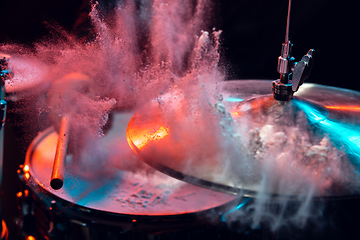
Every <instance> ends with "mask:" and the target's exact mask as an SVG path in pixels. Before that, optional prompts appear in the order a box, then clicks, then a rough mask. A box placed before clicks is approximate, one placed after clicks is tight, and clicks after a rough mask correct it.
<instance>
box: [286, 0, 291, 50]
mask: <svg viewBox="0 0 360 240" xmlns="http://www.w3.org/2000/svg"><path fill="white" fill-rule="evenodd" d="M290 12H291V0H289V6H288V13H287V21H286V33H285V43H287V42H288V41H289V29H290Z"/></svg>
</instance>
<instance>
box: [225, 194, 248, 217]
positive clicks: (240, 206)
mask: <svg viewBox="0 0 360 240" xmlns="http://www.w3.org/2000/svg"><path fill="white" fill-rule="evenodd" d="M249 201H250V198H247V197H244V199H243V201H242V202H241V203H240V204H239V205H237V206H236V207H235V208H233V209H231V210H230V211H228V212H226V213H224V214H223V215H222V216H221V221H223V222H226V219H225V217H226V215H228V214H230V213H232V212H234V211H236V210H239V209H240V208H242V207H244V206H245V205H246V204H247V203H248V202H249Z"/></svg>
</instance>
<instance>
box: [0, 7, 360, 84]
mask: <svg viewBox="0 0 360 240" xmlns="http://www.w3.org/2000/svg"><path fill="white" fill-rule="evenodd" d="M102 2H104V3H108V2H109V1H102ZM214 2H215V10H214V12H213V13H212V15H213V16H212V19H213V23H212V26H214V27H216V28H217V29H222V30H223V35H222V37H223V38H222V46H223V49H222V56H223V58H222V59H223V60H224V61H225V62H226V63H227V66H228V69H229V73H228V79H276V78H278V74H277V72H276V65H277V57H278V56H279V54H280V51H281V44H282V43H283V42H284V39H285V28H286V15H287V6H288V0H271V1H269V0H222V1H221V0H214ZM81 4H82V0H62V1H60V0H52V1H48V0H33V1H26V0H11V1H4V0H2V2H1V5H0V8H1V12H2V14H1V15H2V16H1V23H0V24H1V33H0V42H1V43H3V42H8V41H13V42H14V41H15V42H18V43H31V42H34V41H38V40H39V39H41V38H42V37H44V36H45V35H46V34H48V29H47V28H46V25H44V23H43V22H44V21H46V22H49V23H54V22H56V23H58V24H59V25H60V26H63V27H64V28H65V29H67V30H70V31H71V29H72V26H73V25H74V22H75V20H76V18H77V16H78V14H79V12H80V9H81ZM357 9H358V7H357V6H356V4H355V1H349V0H344V1H338V0H337V1H335V0H293V3H292V13H291V26H290V40H291V41H292V42H293V44H294V47H293V56H294V57H295V58H296V60H300V59H301V57H302V56H303V55H304V54H306V52H307V51H308V50H309V49H310V48H314V49H315V50H316V56H315V64H314V68H313V71H312V74H311V76H310V79H309V82H310V81H311V82H316V83H321V84H326V85H332V86H338V87H345V88H351V89H356V90H360V86H359V83H358V81H359V79H358V74H357V68H358V63H357V58H358V54H359V47H358V43H357V42H358V40H357V38H358V33H357V31H358V24H359V20H358V14H359V13H358V12H357Z"/></svg>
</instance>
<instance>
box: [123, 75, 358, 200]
mask: <svg viewBox="0 0 360 240" xmlns="http://www.w3.org/2000/svg"><path fill="white" fill-rule="evenodd" d="M219 89H220V92H221V95H220V96H221V97H220V100H219V101H218V102H213V103H211V104H209V105H210V107H207V105H206V104H201V103H199V102H197V106H196V107H194V105H192V104H190V105H189V103H188V102H187V99H186V98H185V97H184V98H183V97H182V95H181V94H178V93H176V92H172V93H168V94H167V95H164V96H162V97H161V98H159V99H157V100H156V101H153V102H151V103H149V104H148V105H146V106H145V107H144V108H142V109H140V110H139V111H138V112H136V113H135V114H134V116H133V117H132V119H131V120H130V122H129V124H128V128H127V139H128V143H129V145H130V146H131V148H132V149H133V151H134V152H135V153H136V154H137V155H138V156H139V157H140V158H141V159H142V160H143V161H144V162H146V163H148V164H149V165H150V166H152V167H154V168H155V169H157V170H159V171H161V172H164V173H165V174H168V175H170V176H172V177H175V178H177V179H180V180H183V181H185V182H188V183H192V184H194V185H198V186H202V187H205V188H210V189H213V190H218V191H222V192H227V193H232V194H237V195H243V196H251V197H252V196H256V195H258V194H259V193H263V194H268V195H273V196H290V197H297V198H298V197H299V196H300V197H301V196H303V197H306V196H308V194H309V193H311V195H312V196H314V197H316V198H339V197H341V198H342V197H353V196H357V195H358V194H359V193H360V181H359V175H358V172H359V169H360V137H359V136H360V126H359V124H360V122H359V121H360V120H359V119H360V93H359V92H356V91H352V90H347V89H341V88H335V87H329V86H323V85H318V84H310V83H305V84H303V85H302V86H301V88H300V90H299V91H298V92H297V93H296V94H295V95H294V99H293V100H291V101H289V102H279V101H276V100H274V99H273V98H272V95H271V81H266V80H238V81H227V82H222V83H220V84H219ZM200 102H201V101H200ZM186 104H188V105H186ZM199 106H200V107H199Z"/></svg>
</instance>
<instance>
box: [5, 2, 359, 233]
mask: <svg viewBox="0 0 360 240" xmlns="http://www.w3.org/2000/svg"><path fill="white" fill-rule="evenodd" d="M290 8H291V0H290V1H289V10H288V23H287V31H286V37H285V42H284V43H283V45H282V52H281V56H280V57H279V59H278V69H277V70H278V72H279V74H280V78H279V79H278V80H275V81H269V80H232V81H224V82H218V83H216V88H217V90H216V91H217V93H218V98H217V101H216V102H213V103H210V104H207V106H205V107H204V105H201V106H202V107H203V109H192V110H191V111H187V114H184V112H186V111H185V110H184V108H185V107H184V106H185V105H186V104H190V106H192V105H191V104H192V103H189V101H188V99H186V94H184V93H183V92H181V91H178V90H176V89H173V90H171V91H170V92H168V93H165V94H163V95H161V96H159V97H158V98H157V99H155V100H153V101H151V102H149V103H147V104H145V105H144V106H142V107H140V108H138V109H136V110H134V109H126V110H114V111H113V112H111V114H110V120H109V122H110V125H109V127H108V129H107V130H106V133H105V134H104V135H103V136H102V137H101V138H100V139H99V140H98V141H96V143H95V144H93V145H96V146H93V145H91V144H90V146H92V149H91V150H89V152H88V153H86V154H84V153H83V152H81V153H80V152H79V151H78V150H77V149H76V148H75V147H74V146H80V147H82V145H81V144H80V145H79V144H76V141H77V139H79V137H78V135H79V134H81V132H82V131H83V129H81V130H76V129H74V127H73V126H72V125H71V123H70V122H71V121H72V119H71V118H70V116H69V115H67V114H63V115H62V116H61V117H53V115H54V112H51V111H50V112H46V111H45V112H44V113H43V114H47V115H49V116H47V117H46V119H51V121H46V120H43V119H44V118H43V117H42V116H37V117H34V114H32V113H33V112H36V111H37V110H38V109H45V107H43V105H42V104H45V103H44V102H46V101H56V100H57V97H58V96H62V95H61V94H63V93H62V92H60V91H58V90H57V89H59V88H57V87H56V88H55V87H54V84H55V85H56V84H58V83H59V82H58V83H49V82H47V81H45V79H46V77H47V75H48V73H49V72H50V71H49V69H48V67H47V66H46V64H43V63H41V62H39V61H38V60H36V59H29V58H24V57H21V56H10V55H7V54H3V53H1V54H0V56H1V59H0V70H1V76H0V77H1V93H0V110H1V114H0V116H2V125H1V130H0V134H1V135H0V144H1V148H0V156H1V158H0V183H1V179H2V176H3V175H2V174H3V172H4V169H3V166H9V164H7V163H3V157H2V156H3V151H5V152H6V151H7V148H6V147H5V150H4V149H3V146H4V143H5V146H8V145H7V143H6V141H11V139H10V138H11V137H10V135H11V134H20V135H21V136H22V137H23V138H26V137H25V134H24V133H23V132H21V131H20V133H19V128H20V129H21V128H22V126H21V121H20V120H18V121H19V122H20V124H11V122H10V121H12V120H14V119H16V118H19V117H20V118H23V119H25V118H26V119H28V118H32V119H33V120H32V121H31V122H32V124H36V125H37V126H39V127H38V128H36V130H37V131H36V136H32V139H31V143H29V144H28V143H26V144H27V146H26V148H27V151H26V155H25V160H24V161H23V160H22V161H20V162H19V161H16V160H13V161H14V163H13V164H15V165H16V166H17V167H16V168H17V171H16V170H15V171H14V172H13V175H14V176H15V175H16V178H18V179H20V183H19V185H20V187H19V188H21V189H19V190H17V191H16V193H14V196H13V198H14V199H16V201H14V202H13V203H12V204H16V209H17V210H18V214H17V217H16V223H15V225H16V227H15V228H16V230H15V232H17V233H16V234H17V235H19V238H22V239H122V238H123V239H130V238H132V239H184V238H186V239H197V238H199V237H206V238H208V239H231V238H245V239H248V238H250V239H283V238H284V239H286V238H288V237H289V236H292V233H288V234H284V233H283V232H281V233H282V234H284V235H282V236H280V235H279V233H280V229H281V226H282V225H281V223H279V222H277V220H278V219H283V220H284V221H290V220H289V219H295V218H296V220H294V222H295V224H299V221H300V222H301V220H304V219H307V216H305V215H314V216H315V217H319V216H321V215H324V216H328V215H327V213H323V212H321V211H320V212H321V213H319V211H317V213H314V207H318V208H321V207H322V206H323V205H322V204H323V203H324V202H325V203H329V202H330V203H331V204H332V203H333V202H334V201H341V200H343V199H350V200H351V201H355V200H354V199H356V198H358V196H360V195H359V193H360V178H359V176H358V172H359V165H360V158H359V156H360V150H359V149H360V146H359V139H360V132H359V125H360V120H359V119H360V107H359V106H360V92H357V91H353V90H347V89H342V88H335V87H329V86H324V85H319V84H311V83H304V81H305V80H306V79H307V78H308V77H309V74H310V71H311V68H312V63H313V60H314V50H313V49H310V50H309V51H308V53H307V54H306V55H304V57H303V58H302V59H301V60H300V61H299V62H295V59H294V58H293V57H292V55H291V48H292V43H291V42H290V40H289V35H288V32H289V18H290ZM69 79H72V80H73V79H76V82H75V85H74V86H75V88H76V91H83V92H86V89H87V88H88V87H89V86H91V83H89V79H88V77H87V76H85V75H81V74H78V73H74V74H72V75H67V76H65V77H64V78H62V81H61V82H60V84H63V83H64V82H66V81H67V80H69ZM73 82H74V81H72V83H73ZM89 84H90V85H89ZM54 89H55V90H54ZM53 96H56V97H53ZM65 96H66V95H65ZM59 98H60V97H59ZM29 102H30V104H29ZM108 104H110V105H111V103H110V102H109V103H108ZM8 105H9V107H8ZM31 108H34V109H31ZM104 108H105V109H108V108H111V107H108V108H107V107H106V106H105V107H104ZM25 109H26V110H25ZM54 111H55V110H54ZM6 112H8V115H9V117H8V119H7V124H9V125H10V126H11V128H10V127H9V129H6V132H5V138H4V130H3V129H4V127H8V126H6V125H5V126H4V124H5V118H6ZM52 114H53V115H52ZM30 115H31V116H30ZM76 126H78V125H76ZM14 128H17V129H16V130H15V129H14ZM79 128H81V126H80V125H79ZM74 132H75V134H74ZM8 134H9V137H8V136H7V135H8ZM84 134H85V133H84ZM85 136H86V134H85ZM25 142H26V141H25ZM74 142H75V143H74ZM19 147H20V148H21V147H23V146H19ZM14 151H19V150H18V149H16V148H15V150H14ZM5 156H7V155H6V153H5ZM7 160H12V159H7V158H5V161H7ZM5 170H6V171H9V170H8V169H5ZM10 171H13V169H12V170H10ZM7 181H12V180H7ZM2 188H3V189H8V188H7V186H5V185H4V184H3V186H2ZM5 191H8V190H5ZM10 192H11V191H10ZM5 203H6V204H10V203H9V202H6V201H5ZM294 206H295V207H294ZM4 207H6V206H4V201H3V204H2V209H4ZM294 209H295V210H294ZM264 212H267V213H266V214H265V213H264ZM294 212H295V213H294ZM315 212H316V211H315ZM302 214H303V215H302ZM259 215H261V216H263V217H259ZM265 215H266V216H265ZM270 215H271V217H269V216H270ZM287 215H289V217H288V218H287V217H286V216H287ZM264 216H265V217H264ZM273 216H281V217H280V218H277V217H273ZM266 217H268V218H266ZM249 219H251V220H249ZM269 219H270V220H269ZM299 219H300V220H299ZM298 220H299V221H298ZM305 222H306V220H305ZM6 224H7V225H8V227H9V229H10V230H11V229H12V227H11V224H12V223H9V222H6ZM6 224H5V222H4V221H3V224H2V226H3V227H2V234H1V239H7V238H8V230H7V227H6ZM277 224H278V225H277ZM279 224H280V225H279ZM305 225H306V224H305ZM279 226H280V227H279ZM311 226H312V225H311ZM264 229H265V230H266V231H264ZM303 229H305V228H303ZM249 231H250V232H251V233H249ZM303 231H305V232H308V231H309V230H303ZM311 231H312V230H311ZM9 232H10V238H11V234H12V232H11V231H9ZM249 236H250V237H249Z"/></svg>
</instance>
